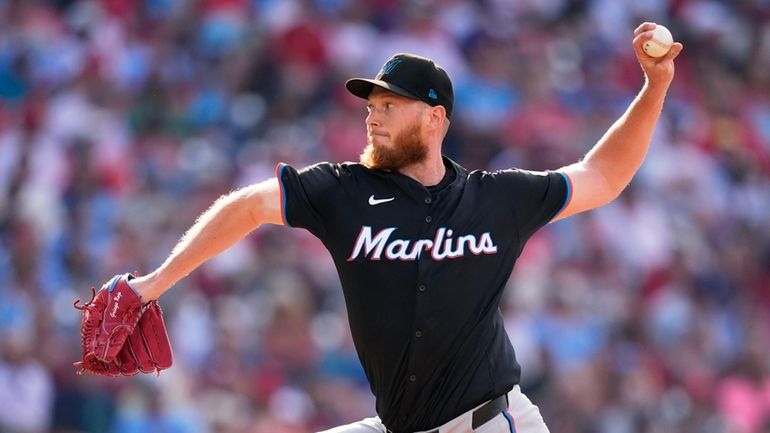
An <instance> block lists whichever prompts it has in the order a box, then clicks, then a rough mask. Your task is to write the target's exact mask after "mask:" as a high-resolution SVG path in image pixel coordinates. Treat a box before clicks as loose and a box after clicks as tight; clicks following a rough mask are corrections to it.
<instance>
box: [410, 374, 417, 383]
mask: <svg viewBox="0 0 770 433" xmlns="http://www.w3.org/2000/svg"><path fill="white" fill-rule="evenodd" d="M416 380H417V376H415V375H411V376H409V381H410V382H414V381H416Z"/></svg>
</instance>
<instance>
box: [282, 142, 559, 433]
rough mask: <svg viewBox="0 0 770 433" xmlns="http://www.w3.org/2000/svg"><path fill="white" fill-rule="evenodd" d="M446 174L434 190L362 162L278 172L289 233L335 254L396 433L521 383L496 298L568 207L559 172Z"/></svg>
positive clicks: (380, 403)
mask: <svg viewBox="0 0 770 433" xmlns="http://www.w3.org/2000/svg"><path fill="white" fill-rule="evenodd" d="M444 164H445V165H446V168H447V170H446V175H445V176H444V179H443V180H442V181H441V183H439V184H438V185H436V186H434V187H425V186H423V185H422V184H420V183H419V182H417V181H416V180H414V179H412V178H410V177H408V176H405V175H402V174H398V173H392V172H387V171H381V170H371V169H368V168H366V167H365V166H363V165H361V164H356V163H343V164H330V163H320V164H317V165H313V166H310V167H307V168H304V169H302V170H300V171H297V170H296V169H294V168H293V167H291V166H288V165H285V164H279V165H278V167H277V175H278V179H279V180H280V184H281V188H282V196H283V203H282V208H283V213H284V222H285V223H286V224H287V225H289V226H291V227H303V228H306V229H307V230H309V231H310V232H311V233H313V234H314V235H315V236H317V237H318V238H319V239H320V240H321V241H322V242H323V244H324V245H325V246H326V248H327V249H328V250H329V252H330V253H331V255H332V257H333V259H334V263H335V265H336V267H337V271H338V272H339V276H340V280H341V282H342V288H343V292H344V296H345V302H346V305H347V311H348V318H349V322H350V328H351V331H352V335H353V340H354V342H355V347H356V351H357V352H358V357H359V359H360V360H361V364H362V365H363V368H364V371H365V373H366V377H367V378H368V380H369V384H370V386H371V389H372V392H373V393H374V395H375V397H376V400H377V403H376V406H377V413H378V415H379V416H380V418H381V419H382V421H383V423H384V424H385V425H386V426H387V427H388V428H389V429H390V430H392V431H394V432H412V431H420V430H428V429H430V428H434V427H436V426H439V425H441V424H443V423H445V422H447V421H449V420H451V419H452V418H454V417H456V416H458V415H460V414H462V413H464V412H466V411H468V410H470V409H472V408H473V407H475V406H477V405H479V404H481V403H483V402H484V401H486V400H489V399H491V398H494V397H497V396H499V395H502V394H504V393H506V392H508V391H509V390H511V389H512V388H513V386H514V385H515V384H516V383H518V381H519V365H518V363H517V362H516V358H515V355H514V351H513V347H512V346H511V343H510V340H509V339H508V336H507V334H506V332H505V330H504V328H503V318H502V314H501V313H500V309H499V303H500V298H501V295H502V292H503V288H504V286H505V284H506V282H507V281H508V278H509V276H510V274H511V271H512V269H513V265H514V263H515V262H516V259H517V258H518V257H519V254H520V253H521V250H522V247H523V246H524V243H525V242H526V241H527V239H528V238H529V237H530V236H531V235H532V234H533V233H534V232H535V231H536V230H537V229H539V228H540V227H542V226H544V225H545V224H546V223H548V221H550V220H551V219H552V218H553V217H554V216H555V215H556V214H557V213H558V212H559V211H560V210H561V209H562V208H563V207H564V206H565V205H566V203H567V200H568V199H569V196H570V185H569V179H568V178H567V177H566V176H565V175H563V174H561V173H559V172H530V171H523V170H514V169H512V170H502V171H495V172H487V171H473V172H471V173H468V172H467V170H465V169H464V168H463V167H461V166H459V165H458V164H456V163H454V162H453V161H451V160H449V159H448V158H446V157H445V158H444Z"/></svg>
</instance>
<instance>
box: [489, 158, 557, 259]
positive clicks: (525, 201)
mask: <svg viewBox="0 0 770 433" xmlns="http://www.w3.org/2000/svg"><path fill="white" fill-rule="evenodd" d="M496 174H497V177H498V180H499V181H501V182H499V184H500V185H499V187H501V188H502V189H503V192H502V195H503V196H504V197H506V199H507V200H506V202H508V203H510V206H511V209H512V211H513V217H514V221H515V224H516V227H517V229H518V231H519V238H520V241H521V243H522V244H523V243H524V242H526V240H527V239H529V238H530V237H531V236H532V235H533V234H534V233H535V232H536V231H537V230H538V229H540V228H541V227H543V226H544V225H546V224H548V223H549V222H550V221H551V220H552V219H553V218H554V217H556V215H558V214H559V212H561V211H562V210H563V209H564V208H565V207H566V206H567V203H569V200H570V197H571V195H572V187H571V182H570V180H569V177H568V176H567V175H566V174H564V173H561V172H557V171H528V170H517V169H512V170H503V171H500V172H497V173H496Z"/></svg>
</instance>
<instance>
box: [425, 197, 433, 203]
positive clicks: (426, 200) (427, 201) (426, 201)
mask: <svg viewBox="0 0 770 433" xmlns="http://www.w3.org/2000/svg"><path fill="white" fill-rule="evenodd" d="M432 201H433V200H431V199H430V197H428V198H426V199H425V204H430V202H432Z"/></svg>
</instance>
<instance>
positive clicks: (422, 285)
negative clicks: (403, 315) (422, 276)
mask: <svg viewBox="0 0 770 433" xmlns="http://www.w3.org/2000/svg"><path fill="white" fill-rule="evenodd" d="M425 289H426V287H425V284H420V287H418V288H417V290H419V291H421V292H424V291H425Z"/></svg>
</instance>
